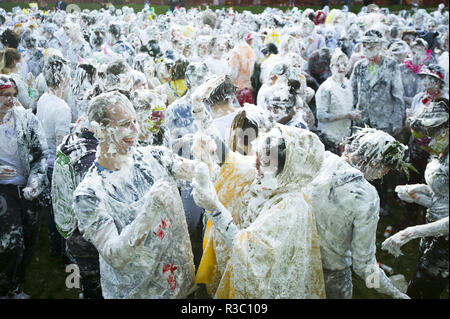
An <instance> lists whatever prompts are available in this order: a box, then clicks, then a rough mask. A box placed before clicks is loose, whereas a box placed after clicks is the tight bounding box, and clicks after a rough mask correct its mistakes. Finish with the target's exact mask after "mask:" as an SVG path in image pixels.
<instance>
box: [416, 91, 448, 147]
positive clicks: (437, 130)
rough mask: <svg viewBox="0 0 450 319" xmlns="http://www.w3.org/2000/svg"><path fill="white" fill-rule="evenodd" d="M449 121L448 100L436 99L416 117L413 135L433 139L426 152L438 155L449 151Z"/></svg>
mask: <svg viewBox="0 0 450 319" xmlns="http://www.w3.org/2000/svg"><path fill="white" fill-rule="evenodd" d="M448 120H449V114H448V100H447V99H445V98H439V99H436V100H435V101H432V102H431V103H430V104H428V105H427V106H425V107H424V108H423V109H422V110H421V111H420V112H419V113H417V114H415V115H414V117H413V118H412V120H411V124H410V125H411V130H412V134H413V135H414V136H416V137H418V138H419V137H423V136H428V137H431V141H430V143H429V144H428V146H427V147H426V150H427V151H428V152H429V153H430V154H432V155H438V154H440V153H442V152H443V151H444V150H445V149H448V131H449V129H448Z"/></svg>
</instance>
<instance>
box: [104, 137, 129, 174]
mask: <svg viewBox="0 0 450 319" xmlns="http://www.w3.org/2000/svg"><path fill="white" fill-rule="evenodd" d="M108 151H109V145H108V144H107V143H105V142H103V143H102V144H101V145H100V154H99V156H98V157H97V163H98V164H99V165H100V166H101V167H103V168H105V169H107V170H109V171H118V170H120V169H121V168H122V167H124V164H125V162H126V161H125V159H126V158H127V156H126V155H120V154H117V153H109V152H108Z"/></svg>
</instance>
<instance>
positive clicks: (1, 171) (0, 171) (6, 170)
mask: <svg viewBox="0 0 450 319" xmlns="http://www.w3.org/2000/svg"><path fill="white" fill-rule="evenodd" d="M14 177H16V170H15V168H14V167H11V166H6V165H3V166H0V180H7V179H13V178H14Z"/></svg>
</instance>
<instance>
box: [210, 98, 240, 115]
mask: <svg viewBox="0 0 450 319" xmlns="http://www.w3.org/2000/svg"><path fill="white" fill-rule="evenodd" d="M211 111H212V112H213V114H214V116H216V117H223V116H225V115H228V114H230V113H233V112H234V108H233V107H232V106H231V105H230V103H228V102H225V103H222V104H217V105H215V106H214V107H212V108H211Z"/></svg>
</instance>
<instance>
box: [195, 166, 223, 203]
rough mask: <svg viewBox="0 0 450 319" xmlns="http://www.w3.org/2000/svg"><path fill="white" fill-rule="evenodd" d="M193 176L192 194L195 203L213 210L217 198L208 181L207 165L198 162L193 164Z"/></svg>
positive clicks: (217, 201) (217, 200)
mask: <svg viewBox="0 0 450 319" xmlns="http://www.w3.org/2000/svg"><path fill="white" fill-rule="evenodd" d="M194 176H195V177H194V180H193V181H192V185H193V190H192V195H193V197H194V201H195V203H196V204H197V205H198V206H200V207H203V208H204V209H206V210H209V211H213V210H215V209H216V208H217V206H218V203H219V199H218V197H217V193H216V190H215V189H214V186H213V185H212V183H211V181H210V178H209V169H208V166H207V165H206V164H205V163H198V164H197V165H196V166H195V173H194Z"/></svg>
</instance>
